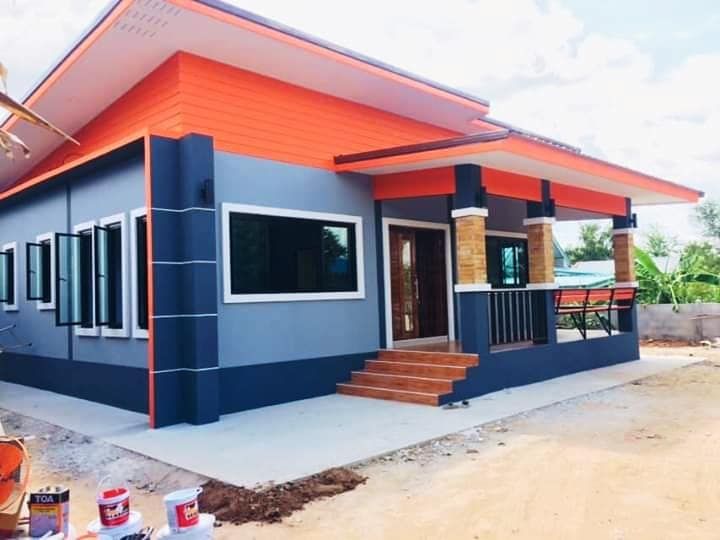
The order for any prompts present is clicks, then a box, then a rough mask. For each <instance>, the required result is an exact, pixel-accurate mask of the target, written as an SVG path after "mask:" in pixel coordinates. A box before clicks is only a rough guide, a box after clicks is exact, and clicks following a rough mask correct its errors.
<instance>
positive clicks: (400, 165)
mask: <svg viewBox="0 0 720 540" xmlns="http://www.w3.org/2000/svg"><path fill="white" fill-rule="evenodd" d="M335 163H336V166H337V167H336V168H337V170H338V171H352V172H359V173H364V174H370V175H385V174H391V173H398V172H406V171H416V170H423V169H434V168H438V167H447V166H453V165H460V164H468V163H470V164H476V165H481V166H486V167H491V168H494V169H499V170H502V171H508V172H512V173H517V174H521V175H524V176H529V177H533V178H543V179H546V180H551V181H552V182H554V183H558V184H565V185H569V186H575V187H580V188H584V189H589V190H592V191H597V192H601V193H608V194H612V195H617V196H621V197H629V198H630V199H631V200H632V202H633V204H635V205H649V204H667V203H687V202H697V201H698V200H699V198H700V197H702V196H703V193H702V192H701V191H697V190H694V189H691V188H688V187H685V186H682V185H680V184H676V183H673V182H670V181H668V180H664V179H661V178H657V177H654V176H650V175H647V174H644V173H641V172H638V171H634V170H632V169H628V168H625V167H622V166H619V165H615V164H612V163H609V162H606V161H602V160H599V159H596V158H592V157H589V156H585V155H583V154H581V153H580V152H579V151H577V150H576V149H572V148H568V147H564V146H559V145H557V144H551V143H548V142H546V141H542V140H538V139H537V138H534V137H531V136H528V135H526V134H522V133H518V132H515V131H513V130H511V129H509V130H502V131H497V132H493V133H486V134H481V135H474V136H466V137H459V138H454V139H446V140H443V141H433V142H430V143H427V144H418V145H410V146H404V147H397V148H388V149H384V150H379V151H377V152H365V153H362V154H355V155H347V156H337V157H336V158H335Z"/></svg>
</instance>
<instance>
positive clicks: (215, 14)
mask: <svg viewBox="0 0 720 540" xmlns="http://www.w3.org/2000/svg"><path fill="white" fill-rule="evenodd" d="M167 1H168V2H169V3H171V4H174V5H176V6H178V7H181V8H183V9H188V10H190V11H194V12H196V13H200V14H202V15H205V16H208V17H212V18H214V19H216V20H219V21H222V22H225V23H229V24H232V25H234V26H237V27H240V28H243V29H245V30H249V31H251V32H254V33H256V34H260V35H262V36H266V37H269V38H271V39H274V40H276V41H281V42H283V43H287V44H288V45H292V46H293V47H297V48H299V49H304V50H306V51H308V52H311V53H313V54H318V55H320V56H324V57H325V58H328V59H330V60H333V61H335V62H339V63H341V64H345V65H348V66H351V67H354V68H356V69H361V70H363V71H365V72H367V73H371V74H373V75H378V76H380V77H383V78H385V79H388V80H391V81H394V82H399V83H401V84H404V85H405V86H409V87H411V88H414V89H416V90H420V91H422V92H425V93H427V94H430V95H433V96H435V97H439V98H442V99H445V100H448V101H452V102H454V103H457V104H459V105H462V106H465V107H470V108H473V109H475V110H476V111H478V112H480V113H482V114H487V113H488V111H489V110H490V108H489V107H488V106H486V105H482V104H481V103H478V102H476V101H472V100H470V99H466V98H463V97H462V96H458V95H455V94H452V93H450V92H445V91H443V90H441V89H439V88H435V87H433V86H431V85H429V84H425V83H423V82H420V81H416V80H413V79H411V78H409V77H404V76H402V75H399V74H397V73H393V72H392V71H388V70H386V69H382V68H380V67H378V66H373V65H371V64H368V63H366V62H363V61H361V60H358V59H356V58H352V57H350V56H346V55H344V54H342V53H340V52H337V51H332V50H330V49H326V48H325V47H322V46H320V45H318V44H315V43H311V42H309V41H306V40H304V39H301V38H299V37H296V36H291V35H288V34H285V33H283V32H281V31H279V30H276V29H274V28H268V27H267V26H263V25H261V24H257V23H255V22H252V21H248V20H247V19H243V18H242V17H238V16H237V15H232V14H230V13H225V12H224V11H220V10H218V9H216V8H213V7H211V6H207V5H205V4H200V3H197V2H194V1H193V0H167Z"/></svg>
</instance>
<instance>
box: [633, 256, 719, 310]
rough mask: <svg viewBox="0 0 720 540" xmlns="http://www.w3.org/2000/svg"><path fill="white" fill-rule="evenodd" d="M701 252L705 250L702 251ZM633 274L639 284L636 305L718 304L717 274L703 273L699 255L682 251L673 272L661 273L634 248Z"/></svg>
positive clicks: (650, 260) (651, 261) (651, 260)
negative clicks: (702, 302) (707, 302)
mask: <svg viewBox="0 0 720 540" xmlns="http://www.w3.org/2000/svg"><path fill="white" fill-rule="evenodd" d="M702 251H704V250H702ZM635 270H636V273H637V277H638V281H639V285H640V287H639V289H638V301H640V302H642V303H644V304H673V305H674V306H675V309H677V306H678V304H686V303H691V302H696V301H711V302H715V301H717V300H718V298H719V295H720V288H719V287H718V286H719V285H720V274H718V273H716V272H711V271H708V270H706V269H705V267H704V263H703V259H702V253H701V252H698V251H697V250H695V249H692V250H691V251H687V250H686V251H684V252H683V254H682V256H681V258H680V264H679V265H678V267H677V268H676V269H674V270H666V271H663V270H660V269H659V268H658V267H657V265H656V264H655V261H654V260H653V258H652V257H651V256H650V254H649V253H647V252H646V251H644V250H643V249H641V248H639V247H636V248H635Z"/></svg>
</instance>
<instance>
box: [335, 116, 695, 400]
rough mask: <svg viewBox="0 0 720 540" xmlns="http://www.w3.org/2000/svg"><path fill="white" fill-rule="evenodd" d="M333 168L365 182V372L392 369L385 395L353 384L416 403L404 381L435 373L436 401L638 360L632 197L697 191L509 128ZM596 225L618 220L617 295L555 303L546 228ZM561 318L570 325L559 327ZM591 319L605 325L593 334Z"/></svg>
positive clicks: (347, 159)
mask: <svg viewBox="0 0 720 540" xmlns="http://www.w3.org/2000/svg"><path fill="white" fill-rule="evenodd" d="M336 164H337V167H338V169H339V170H341V171H352V172H358V173H365V174H370V175H372V176H373V182H374V196H375V199H376V203H375V204H376V206H375V208H376V216H375V219H376V223H375V224H376V236H377V258H378V261H379V262H378V270H379V273H380V274H381V276H382V279H381V280H380V279H379V286H380V293H381V300H384V301H383V302H381V303H380V304H381V305H380V310H379V319H380V330H381V348H382V350H381V352H380V353H379V355H378V356H379V358H378V359H372V360H369V362H370V363H369V364H368V365H367V366H366V370H365V371H376V370H377V369H380V368H382V369H383V370H385V371H387V372H390V373H392V378H388V381H389V382H388V385H387V386H388V387H387V388H386V389H387V390H392V391H389V392H384V391H382V390H381V389H382V388H383V387H385V386H386V385H385V384H384V380H383V379H381V378H374V379H372V381H373V382H372V384H370V383H368V386H366V387H365V390H368V389H370V390H371V391H367V392H366V393H363V392H364V391H363V390H362V389H359V388H355V389H350V390H355V392H352V393H354V395H368V396H371V397H381V398H385V399H398V397H399V398H400V399H402V400H404V401H413V400H414V397H413V396H412V395H410V394H412V392H418V393H423V390H421V389H420V387H415V389H414V390H409V389H410V388H412V386H411V384H416V383H418V384H419V381H408V380H402V378H415V379H418V380H419V379H427V378H432V379H443V380H444V382H445V383H446V384H444V385H440V384H439V383H438V385H437V388H436V389H435V390H434V391H433V397H432V399H428V400H427V402H432V403H433V404H442V403H444V402H448V401H458V400H460V399H466V398H470V397H475V396H479V395H482V394H485V393H488V392H493V391H496V390H500V389H502V388H508V387H513V386H520V385H525V384H529V383H533V382H538V381H541V380H544V379H548V378H554V377H558V376H562V375H566V374H569V373H574V372H578V371H583V370H587V369H593V368H597V367H603V366H608V365H611V364H616V363H620V362H627V361H630V360H635V359H637V358H638V357H639V349H638V338H637V325H636V315H635V305H634V295H635V292H634V291H635V289H636V288H637V283H636V282H635V273H634V255H633V229H634V227H635V226H636V219H635V215H634V214H633V211H632V205H633V204H657V203H662V202H682V201H686V200H687V201H689V200H695V199H696V198H697V193H696V192H694V191H692V190H687V189H686V188H683V187H681V186H678V185H675V184H671V183H670V182H667V181H665V180H661V179H657V178H653V177H649V176H647V175H644V174H641V173H636V172H634V171H630V170H628V169H625V168H622V167H617V166H614V165H612V164H609V163H606V162H602V161H600V160H595V159H593V158H589V157H586V156H583V155H581V154H580V153H579V152H578V151H577V150H576V149H574V148H572V147H569V146H566V145H563V144H561V143H558V142H556V141H549V140H546V139H542V138H538V137H535V136H531V135H529V134H527V133H523V132H515V131H513V130H511V129H510V130H507V131H506V132H505V133H492V134H490V133H485V134H479V135H475V136H469V137H460V138H457V139H448V140H445V141H437V142H434V143H429V144H425V145H411V146H406V147H397V148H391V149H385V150H379V151H377V152H367V153H363V154H356V155H350V156H338V157H337V158H336ZM596 219H607V220H611V221H612V226H613V248H614V249H613V256H614V260H615V287H616V288H617V290H618V291H620V290H621V291H623V292H622V294H619V295H618V296H617V297H615V292H613V291H614V290H615V289H614V288H613V289H610V288H606V289H602V291H603V292H602V293H601V294H600V295H597V294H596V293H592V294H590V293H588V295H587V296H585V299H584V301H580V304H581V306H580V305H572V303H571V305H568V306H564V308H563V307H559V306H558V305H557V304H558V302H559V301H560V300H559V299H560V295H559V294H558V293H557V292H556V291H557V287H558V285H557V284H556V279H555V254H554V245H553V226H554V224H555V223H556V222H557V221H564V220H572V221H580V220H596ZM433 229H434V230H435V231H437V234H436V235H435V236H434V239H433V240H432V241H428V240H427V239H426V238H425V237H427V236H428V235H427V231H430V230H433ZM423 238H425V239H423ZM380 270H382V271H381V272H380ZM581 296H582V295H581ZM598 298H603V299H605V300H604V303H603V302H601V303H602V306H599V305H598V302H597V301H596V300H597V299H598ZM603 306H604V307H603ZM605 308H607V310H606V311H605ZM559 318H563V319H565V322H567V321H568V320H571V321H572V322H573V323H574V326H575V328H568V327H566V326H561V327H560V328H559V327H558V319H559ZM596 318H597V320H598V322H599V324H600V328H601V329H592V328H590V329H589V328H588V325H587V321H588V320H589V319H592V320H595V319H596ZM390 351H395V352H394V353H391V352H390ZM378 361H379V364H378V365H377V369H376V366H375V365H374V364H372V362H378ZM395 362H397V363H400V362H402V363H403V364H404V365H402V366H393V365H390V364H392V363H395ZM408 365H414V366H416V368H410V367H408ZM427 366H434V367H433V368H432V369H430V368H428V369H425V368H426V367H427ZM445 366H456V368H457V369H453V370H452V373H451V372H450V371H451V370H447V372H442V370H441V369H439V367H445ZM459 368H462V369H459ZM412 369H417V371H413V370H412ZM423 370H424V371H423ZM358 373H363V372H358ZM431 373H432V374H434V375H428V374H431ZM355 376H356V374H355V373H353V380H354V379H355ZM363 376H364V375H360V374H358V380H360V379H361V377H363ZM368 380H370V379H368ZM448 382H449V383H450V384H447V383H448ZM422 384H427V381H426V380H423V381H422ZM352 385H353V382H352V381H351V382H350V383H349V385H346V384H343V385H340V386H341V387H342V388H341V391H342V392H343V393H351V391H350V390H349V389H348V386H349V387H351V386H352ZM375 385H377V387H375ZM357 386H364V385H363V384H361V383H360V384H357ZM441 386H442V391H441ZM404 390H407V391H409V392H410V394H408V395H402V392H403V391H404ZM398 392H400V394H398ZM423 399H425V396H423ZM422 402H425V401H422Z"/></svg>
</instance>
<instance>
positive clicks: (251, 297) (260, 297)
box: [224, 291, 365, 304]
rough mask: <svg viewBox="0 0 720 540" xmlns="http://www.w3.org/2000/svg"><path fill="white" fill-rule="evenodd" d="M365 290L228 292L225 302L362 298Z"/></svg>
mask: <svg viewBox="0 0 720 540" xmlns="http://www.w3.org/2000/svg"><path fill="white" fill-rule="evenodd" d="M364 299H365V292H362V291H354V292H331V293H278V294H229V295H225V299H224V301H225V303H226V304H259V303H266V302H313V301H327V300H364Z"/></svg>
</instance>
